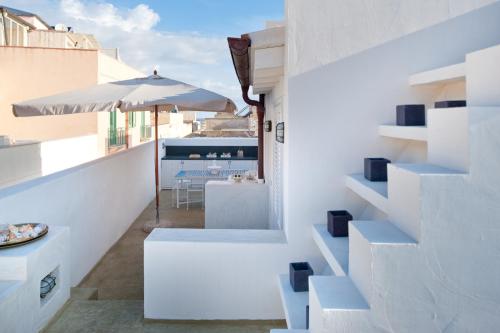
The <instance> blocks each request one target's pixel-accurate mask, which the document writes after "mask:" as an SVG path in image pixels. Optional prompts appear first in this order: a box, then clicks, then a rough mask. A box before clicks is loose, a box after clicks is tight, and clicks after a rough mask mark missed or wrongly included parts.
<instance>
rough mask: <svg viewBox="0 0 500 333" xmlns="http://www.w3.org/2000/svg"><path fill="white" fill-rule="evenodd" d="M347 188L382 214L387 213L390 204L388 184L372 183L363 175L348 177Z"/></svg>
mask: <svg viewBox="0 0 500 333" xmlns="http://www.w3.org/2000/svg"><path fill="white" fill-rule="evenodd" d="M346 186H347V187H348V188H350V189H351V190H352V191H353V192H354V193H356V194H357V195H359V196H360V197H362V198H363V199H365V200H366V201H368V202H369V203H371V204H372V205H373V206H375V207H377V208H378V209H380V210H381V211H382V212H384V213H387V210H388V203H389V202H388V200H387V182H371V181H369V180H367V179H366V178H365V177H364V175H363V174H354V175H350V176H347V178H346Z"/></svg>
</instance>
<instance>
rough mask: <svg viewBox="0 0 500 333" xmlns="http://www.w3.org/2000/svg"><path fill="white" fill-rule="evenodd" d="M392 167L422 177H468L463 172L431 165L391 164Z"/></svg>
mask: <svg viewBox="0 0 500 333" xmlns="http://www.w3.org/2000/svg"><path fill="white" fill-rule="evenodd" d="M391 165H392V166H394V167H395V168H398V169H402V170H404V171H407V172H411V173H415V174H418V175H421V176H425V175H435V176H449V175H462V176H463V175H466V174H467V173H465V172H463V171H458V170H453V169H450V168H446V167H442V166H440V165H435V164H430V163H391Z"/></svg>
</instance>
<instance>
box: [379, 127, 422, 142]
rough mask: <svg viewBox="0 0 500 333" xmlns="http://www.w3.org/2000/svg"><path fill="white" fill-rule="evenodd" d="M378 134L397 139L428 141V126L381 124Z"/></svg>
mask: <svg viewBox="0 0 500 333" xmlns="http://www.w3.org/2000/svg"><path fill="white" fill-rule="evenodd" d="M378 134H379V135H381V136H385V137H389V138H395V139H403V140H416V141H427V127H426V126H397V125H380V126H379V127H378Z"/></svg>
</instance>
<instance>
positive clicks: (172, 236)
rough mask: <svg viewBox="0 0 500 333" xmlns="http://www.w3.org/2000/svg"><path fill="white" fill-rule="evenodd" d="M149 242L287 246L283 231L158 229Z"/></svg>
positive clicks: (148, 239) (149, 238)
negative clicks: (273, 244)
mask: <svg viewBox="0 0 500 333" xmlns="http://www.w3.org/2000/svg"><path fill="white" fill-rule="evenodd" d="M147 242H194V243H277V244H285V243H286V237H285V234H284V233H283V231H282V230H245V229H180V228H179V229H177V228H176V229H168V228H157V229H154V230H153V232H151V234H149V236H148V237H147V238H146V239H145V240H144V243H147Z"/></svg>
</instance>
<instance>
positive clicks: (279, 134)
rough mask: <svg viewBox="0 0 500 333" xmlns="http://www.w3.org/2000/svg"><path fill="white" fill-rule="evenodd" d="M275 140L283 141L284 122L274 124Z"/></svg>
mask: <svg viewBox="0 0 500 333" xmlns="http://www.w3.org/2000/svg"><path fill="white" fill-rule="evenodd" d="M276 141H278V142H280V143H285V123H277V124H276Z"/></svg>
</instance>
